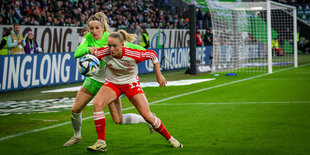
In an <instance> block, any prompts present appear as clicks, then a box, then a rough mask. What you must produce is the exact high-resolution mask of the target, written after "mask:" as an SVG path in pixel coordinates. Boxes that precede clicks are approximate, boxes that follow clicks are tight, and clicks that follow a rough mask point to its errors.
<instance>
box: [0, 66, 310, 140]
mask: <svg viewBox="0 0 310 155" xmlns="http://www.w3.org/2000/svg"><path fill="white" fill-rule="evenodd" d="M308 65H310V64H305V65H300V66H299V67H304V66H308ZM289 69H293V68H286V69H281V70H278V71H275V72H274V73H277V72H281V71H286V70H289ZM266 75H270V74H268V73H266V74H262V75H257V76H253V77H249V78H246V79H241V80H237V81H233V82H228V83H224V84H221V85H217V86H213V87H209V88H204V89H200V90H196V91H193V92H189V93H183V94H179V95H175V96H172V97H168V98H165V99H162V100H158V101H154V102H151V103H149V104H155V103H159V102H163V101H167V100H171V99H175V98H178V97H183V96H186V95H191V94H195V93H199V92H202V91H206V90H210V89H214V88H218V87H222V86H227V85H231V84H235V83H239V82H243V81H247V80H251V79H255V78H259V77H263V76H266ZM133 108H135V107H133V106H132V107H128V108H124V109H123V111H125V110H129V109H133ZM105 114H106V115H108V114H110V113H109V112H107V113H105ZM90 118H93V116H89V117H85V118H84V119H83V120H87V119H90ZM67 124H71V121H69V122H65V123H61V124H56V125H52V126H49V127H44V128H40V129H35V130H30V131H25V132H21V133H18V134H14V135H10V136H5V137H1V138H0V141H3V140H7V139H11V138H15V137H18V136H22V135H26V134H30V133H34V132H39V131H43V130H47V129H52V128H56V127H60V126H64V125H67Z"/></svg>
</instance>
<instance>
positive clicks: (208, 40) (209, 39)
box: [203, 29, 213, 46]
mask: <svg viewBox="0 0 310 155" xmlns="http://www.w3.org/2000/svg"><path fill="white" fill-rule="evenodd" d="M203 42H204V45H205V46H211V45H212V44H213V34H212V32H211V30H210V29H207V30H206V33H205V34H204V35H203Z"/></svg>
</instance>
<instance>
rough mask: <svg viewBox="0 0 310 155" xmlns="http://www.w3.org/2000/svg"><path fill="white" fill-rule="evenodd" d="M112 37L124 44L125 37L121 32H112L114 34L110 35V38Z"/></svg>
mask: <svg viewBox="0 0 310 155" xmlns="http://www.w3.org/2000/svg"><path fill="white" fill-rule="evenodd" d="M110 37H112V38H117V39H119V41H120V43H122V44H123V43H124V37H123V35H122V34H121V33H119V32H112V33H110V34H109V36H108V38H110Z"/></svg>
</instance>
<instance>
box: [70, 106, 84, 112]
mask: <svg viewBox="0 0 310 155" xmlns="http://www.w3.org/2000/svg"><path fill="white" fill-rule="evenodd" d="M81 112H82V109H78V108H76V107H74V106H73V107H72V113H81Z"/></svg>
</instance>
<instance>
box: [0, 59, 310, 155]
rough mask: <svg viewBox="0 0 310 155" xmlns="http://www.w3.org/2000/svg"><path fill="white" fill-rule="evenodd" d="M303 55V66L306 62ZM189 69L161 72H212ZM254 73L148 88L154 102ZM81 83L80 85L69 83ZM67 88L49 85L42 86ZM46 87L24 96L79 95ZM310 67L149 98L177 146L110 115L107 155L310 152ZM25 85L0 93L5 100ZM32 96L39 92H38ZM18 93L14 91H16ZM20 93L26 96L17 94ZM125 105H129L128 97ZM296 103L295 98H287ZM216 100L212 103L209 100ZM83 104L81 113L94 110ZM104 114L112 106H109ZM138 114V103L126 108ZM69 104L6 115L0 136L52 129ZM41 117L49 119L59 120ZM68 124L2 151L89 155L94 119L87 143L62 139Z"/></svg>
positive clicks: (8, 143) (173, 75)
mask: <svg viewBox="0 0 310 155" xmlns="http://www.w3.org/2000/svg"><path fill="white" fill-rule="evenodd" d="M309 61H310V59H309V56H307V55H306V56H303V57H300V59H299V62H300V64H306V63H309ZM183 73H184V71H179V72H164V75H165V76H166V77H167V79H168V80H177V79H184V78H214V76H212V75H209V74H201V75H198V76H190V75H184V74H183ZM256 75H257V74H249V73H248V74H238V76H233V77H230V76H223V74H221V76H219V77H216V80H214V81H210V82H204V83H199V84H194V85H190V86H174V87H164V88H144V91H145V93H146V96H147V98H148V100H149V102H150V103H152V102H154V101H158V100H161V99H165V98H168V97H172V96H175V95H179V94H183V93H187V92H192V91H195V90H200V89H205V88H213V87H216V86H219V85H222V84H225V83H229V82H233V81H237V80H241V79H246V78H249V77H253V76H256ZM141 79H142V80H141V81H142V82H146V81H154V79H155V78H154V75H152V74H147V75H143V76H141ZM71 85H78V84H71ZM58 87H63V86H53V87H45V89H51V88H58ZM41 89H42V90H44V88H36V89H31V90H27V91H25V90H24V91H22V92H24V93H26V92H27V93H29V94H32V96H29V95H26V96H25V98H26V99H27V98H29V99H34V98H35V99H37V98H41V99H44V98H53V97H54V98H57V97H65V96H66V97H74V96H75V93H72V94H71V93H66V94H65V95H64V94H53V93H50V94H47V95H41V94H40V95H38V94H39V93H40V91H41ZM309 91H310V65H306V66H302V67H299V68H293V69H289V70H285V71H280V72H276V73H274V74H270V75H266V76H262V77H258V78H254V79H250V80H246V81H242V82H238V83H234V84H230V85H226V86H221V87H217V88H213V89H210V90H206V91H201V92H199V93H194V94H190V95H186V96H181V97H178V98H174V99H171V100H166V101H162V102H159V103H155V104H151V105H150V107H151V110H152V112H154V113H156V115H157V116H158V117H159V118H160V119H161V120H162V121H163V122H164V124H165V126H166V127H167V129H168V131H169V132H170V133H171V134H172V135H173V136H174V137H175V138H177V139H178V140H179V141H180V142H182V143H183V144H184V148H183V149H173V148H171V147H170V146H169V144H168V143H167V142H166V141H165V140H164V138H163V137H162V136H161V135H159V134H158V133H156V134H155V135H150V134H149V131H148V128H147V125H145V124H136V125H115V124H114V123H113V122H112V119H111V116H110V115H107V116H106V118H107V128H106V137H107V144H108V153H109V154H125V153H126V154H137V153H141V154H146V153H147V154H151V153H155V154H157V153H158V154H159V153H160V154H206V153H207V154H309V153H310V142H309V139H310V130H309V129H310V122H309V118H310V96H309ZM19 93H20V91H13V92H9V93H4V94H0V96H1V101H3V100H6V99H4V97H6V98H11V99H12V98H13V99H14V96H15V95H16V94H19ZM34 94H35V95H34ZM15 98H16V97H15ZM20 99H22V98H20ZM122 101H123V104H124V107H123V108H126V107H130V106H132V105H131V104H130V103H129V102H128V100H127V99H123V100H122ZM288 102H292V103H288ZM210 103H214V104H210ZM92 110H93V107H92V106H89V107H86V108H85V109H84V111H83V117H84V118H85V117H89V116H92ZM105 112H107V111H106V110H105ZM129 112H134V113H137V111H136V110H135V109H131V110H127V111H124V112H123V113H129ZM70 114H71V111H70V110H65V111H62V112H57V113H42V114H23V115H8V116H1V117H0V136H1V137H4V136H8V135H12V134H18V133H20V132H24V131H30V130H33V129H39V128H42V127H48V126H51V125H56V124H60V123H64V122H69V121H70ZM36 119H52V120H57V121H54V122H45V121H39V120H36ZM72 130H73V129H72V127H71V124H67V125H63V126H60V127H56V128H52V129H47V130H43V131H39V132H35V133H30V134H25V135H23V136H18V137H15V138H11V139H7V140H3V141H0V149H1V150H2V152H4V153H5V154H85V153H86V154H90V152H88V151H87V150H86V147H87V146H88V145H92V144H93V143H94V142H95V141H96V132H95V127H94V122H93V119H92V118H91V119H87V120H84V121H83V125H82V136H83V142H82V143H81V144H77V145H76V146H73V147H62V145H63V144H64V143H65V142H66V141H67V140H68V139H69V138H70V137H71V136H72V135H73V132H72Z"/></svg>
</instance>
